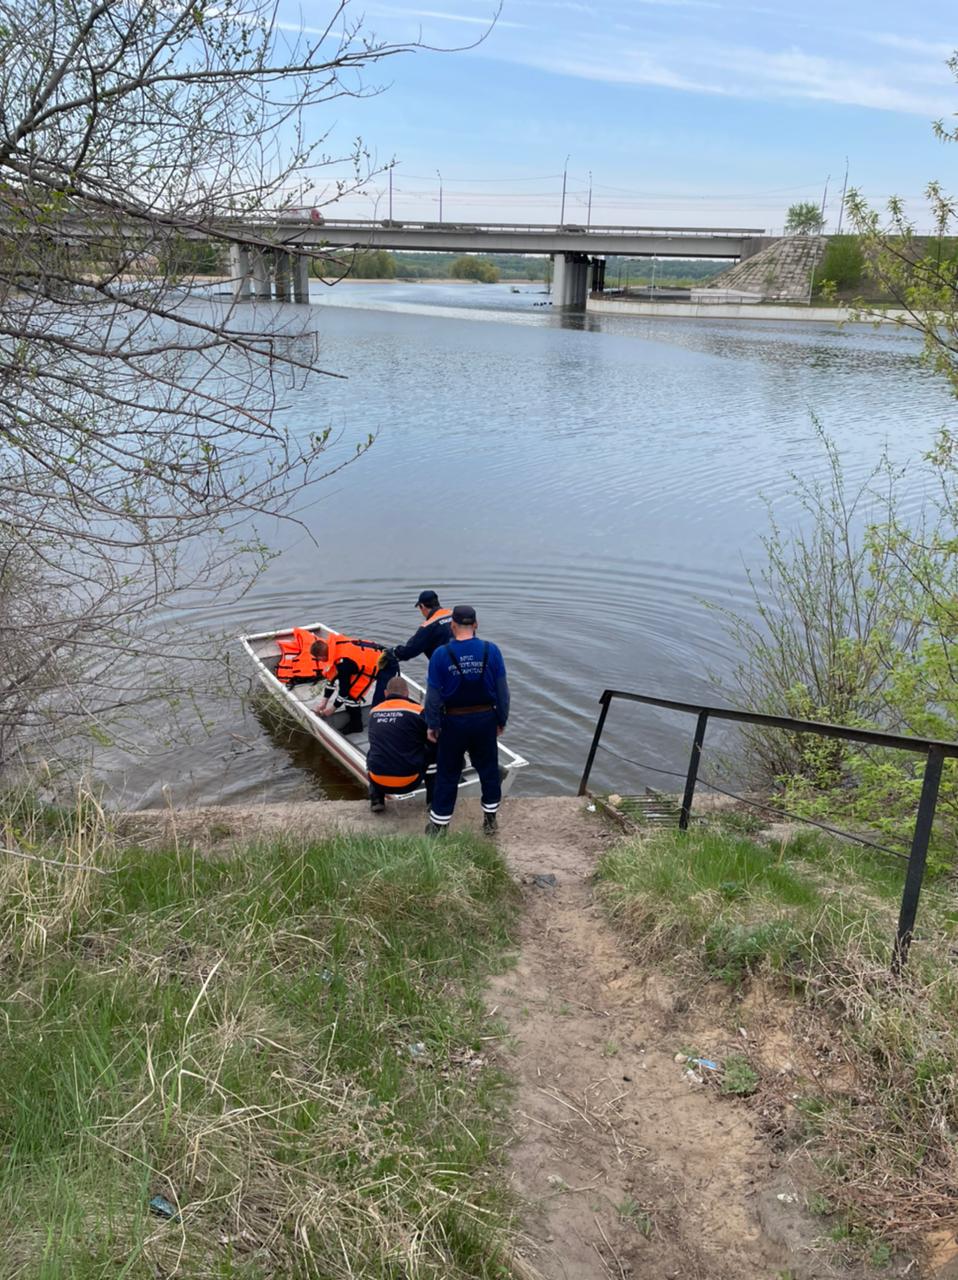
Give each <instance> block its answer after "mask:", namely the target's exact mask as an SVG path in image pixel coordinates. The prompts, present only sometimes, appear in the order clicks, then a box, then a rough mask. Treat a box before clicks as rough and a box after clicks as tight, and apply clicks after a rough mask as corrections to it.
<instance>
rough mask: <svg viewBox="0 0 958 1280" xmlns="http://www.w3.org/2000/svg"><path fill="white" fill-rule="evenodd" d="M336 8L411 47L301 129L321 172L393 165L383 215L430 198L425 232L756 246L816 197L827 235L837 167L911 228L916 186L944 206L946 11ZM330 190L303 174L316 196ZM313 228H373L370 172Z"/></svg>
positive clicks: (933, 6) (609, 3) (887, 2)
mask: <svg viewBox="0 0 958 1280" xmlns="http://www.w3.org/2000/svg"><path fill="white" fill-rule="evenodd" d="M419 4H422V6H423V7H418V5H419ZM347 12H348V14H349V16H350V18H351V19H353V20H355V19H357V18H359V17H362V18H363V20H364V25H365V30H366V32H367V33H371V34H373V35H374V36H375V37H377V38H380V39H384V40H388V41H420V42H422V43H424V44H426V45H429V46H431V47H432V48H431V49H428V50H427V49H418V50H416V51H415V52H412V53H409V54H403V55H400V56H398V57H395V58H391V59H389V60H388V61H387V62H385V63H382V64H380V65H379V66H378V67H377V68H375V69H373V70H372V71H370V72H369V73H368V75H367V77H366V78H367V83H368V85H369V86H377V87H380V88H381V92H379V93H378V94H374V95H372V96H368V97H365V98H362V99H353V98H341V99H339V100H337V101H336V102H334V103H331V104H327V106H326V107H325V108H324V109H323V110H322V112H321V113H320V114H317V115H316V116H315V117H314V118H311V119H310V121H309V124H310V127H311V128H313V129H315V130H316V131H317V133H318V132H319V131H320V130H325V129H326V128H331V129H332V132H331V135H330V137H329V140H328V142H327V144H326V148H327V150H328V151H329V152H331V153H332V154H333V155H334V156H335V155H338V154H342V153H344V152H345V151H346V150H347V149H348V147H349V145H350V143H351V142H352V140H353V139H354V138H356V137H357V136H359V137H361V138H362V140H363V143H364V145H365V146H366V148H367V149H368V151H369V153H370V156H371V158H372V162H373V164H374V165H378V166H386V165H389V164H390V162H392V163H393V169H392V186H393V192H392V201H393V204H392V211H393V217H395V218H398V219H402V218H404V217H405V218H409V219H413V218H418V219H428V220H437V219H438V217H439V200H440V186H441V189H442V216H443V219H444V220H446V221H463V222H465V221H483V220H485V221H489V222H538V221H545V222H548V223H550V224H555V223H557V222H558V221H559V220H560V216H561V217H562V218H563V220H564V221H565V222H566V223H581V224H584V223H585V222H586V220H587V219H589V220H591V223H592V224H593V225H598V224H608V225H654V226H666V225H672V226H716V227H755V228H763V229H765V230H767V231H769V232H772V233H774V232H776V231H780V230H781V228H782V226H783V223H784V221H785V217H786V213H787V210H788V207H789V205H791V204H794V203H796V202H798V201H814V202H815V203H816V204H819V205H820V204H821V202H822V200H823V199H824V201H825V209H826V217H827V229H828V230H830V231H835V230H837V229H838V218H839V211H840V205H841V193H842V188H843V185H844V182H845V172H846V164H847V170H848V185H849V186H850V187H857V188H858V189H860V190H861V191H862V192H863V193H864V194H865V195H866V196H867V197H869V199H870V200H872V201H873V202H875V203H877V204H880V203H882V202H884V201H885V200H886V199H887V198H888V197H889V196H891V195H899V196H902V197H904V198H905V199H906V201H907V202H908V203H907V207H908V208H909V211H910V212H911V214H912V216H913V217H914V219H915V220H916V223H917V224H918V226H919V228H922V227H924V226H927V225H928V221H929V220H928V218H927V215H926V214H925V212H924V211H925V208H926V204H925V201H924V199H923V193H924V190H925V187H926V185H927V183H928V182H929V181H930V180H933V179H936V180H938V181H940V182H941V183H942V185H943V186H944V187H945V189H946V190H951V191H954V192H955V193H958V142H953V143H950V144H948V143H943V142H941V141H939V140H938V139H937V138H936V137H935V134H934V130H933V127H932V125H933V122H934V121H935V120H936V119H943V120H944V121H945V123H946V125H950V126H951V127H954V126H956V125H958V114H956V113H958V77H956V76H955V75H954V74H953V73H952V72H951V71H950V69H949V68H948V66H947V59H948V58H949V57H950V56H951V55H952V54H953V53H954V52H955V51H956V50H958V6H956V5H955V4H954V0H950V3H949V4H948V5H947V7H946V4H945V3H943V2H942V0H915V2H914V3H913V4H911V5H903V4H901V3H899V2H897V0H896V2H895V3H892V0H830V2H829V0H806V2H805V3H803V4H800V5H799V4H794V3H793V2H792V0H783V3H781V4H775V3H773V2H771V0H770V2H769V3H767V4H763V3H760V2H759V3H751V0H503V2H502V7H501V10H500V11H499V12H498V15H497V12H496V7H495V0H370V2H369V3H368V4H366V5H365V7H364V8H362V9H360V7H359V5H358V3H354V4H353V5H352V6H351V7H350V8H349V9H348V11H347ZM329 14H330V8H329V6H328V4H327V3H325V0H303V3H302V5H301V7H299V8H293V7H292V6H289V7H286V8H281V9H280V20H281V22H282V24H283V25H284V26H287V27H288V28H295V27H296V26H298V25H299V24H302V25H303V26H304V27H305V28H306V29H307V31H308V30H309V29H310V28H311V27H316V28H319V27H321V26H324V25H325V23H326V22H327V21H328V18H329ZM340 25H341V24H340ZM475 42H478V43H475ZM467 45H472V46H473V47H471V48H470V47H464V46H467ZM337 148H338V150H337ZM345 173H346V169H345V168H344V167H343V166H341V165H340V166H337V165H336V164H335V163H333V164H332V165H331V166H330V167H329V168H328V169H327V170H325V171H323V172H321V173H320V174H318V175H317V177H316V179H315V182H316V185H315V191H316V192H317V193H318V195H317V198H319V199H323V198H324V199H328V198H329V196H330V194H331V191H332V188H331V187H330V185H329V179H330V178H332V177H334V176H336V175H337V174H345ZM564 176H565V187H566V194H565V203H564V207H563V201H562V188H563V178H564ZM826 184H827V186H826ZM590 189H591V210H590V207H589V192H590ZM310 198H312V197H310ZM326 212H327V214H328V215H329V216H342V217H347V216H348V217H351V216H363V217H377V218H382V217H387V216H389V183H388V177H387V176H386V175H385V174H380V175H379V176H378V177H375V178H374V179H373V180H372V181H371V182H370V184H369V185H368V187H367V189H366V191H365V193H364V194H363V195H350V196H347V197H344V198H343V199H341V200H340V201H339V202H338V203H337V204H336V205H335V206H332V207H329V208H328V209H327V210H326Z"/></svg>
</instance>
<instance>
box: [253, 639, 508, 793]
mask: <svg viewBox="0 0 958 1280" xmlns="http://www.w3.org/2000/svg"><path fill="white" fill-rule="evenodd" d="M270 647H271V648H275V645H270ZM256 656H257V657H258V658H259V660H260V662H262V664H263V666H264V667H266V668H267V669H268V670H269V671H270V673H271V674H272V675H275V674H276V669H277V667H278V666H279V654H278V653H270V652H269V651H268V650H267V651H266V652H264V651H262V650H260V651H259V652H258V653H257V655H256ZM408 683H409V697H410V700H411V701H412V702H422V690H421V689H420V688H419V686H418V685H417V684H415V683H414V682H413V681H412V680H409V681H408ZM287 687H288V691H289V693H290V694H291V695H292V696H293V697H294V698H295V699H296V701H297V702H301V703H303V705H304V706H306V707H310V708H312V707H314V706H315V705H316V703H317V702H319V701H320V699H321V698H322V696H323V690H324V689H325V687H326V681H325V680H316V681H311V682H308V683H307V682H305V681H304V682H303V683H301V684H294V685H292V686H287ZM371 698H372V687H370V689H369V691H368V693H367V694H366V699H367V700H366V701H365V702H364V703H363V705H362V706H361V708H360V714H361V715H362V721H363V731H362V733H350V734H346V733H344V732H343V730H344V729H345V728H346V726H347V724H348V723H349V712H348V711H345V710H342V711H337V712H336V713H335V715H332V716H330V717H329V718H328V719H325V720H324V721H323V723H324V724H326V725H328V726H329V727H330V728H332V729H335V730H336V731H337V732H338V733H340V734H342V736H343V738H344V739H345V741H346V742H348V743H350V744H351V745H352V746H354V747H355V748H356V750H357V751H359V752H361V753H362V755H363V756H365V755H366V753H367V752H368V751H369V732H368V726H369V712H370V709H371V708H370V704H369V700H370V699H371ZM317 718H318V717H317ZM500 759H501V757H500ZM502 772H505V771H504V770H502ZM477 781H478V775H477V773H476V771H475V769H473V767H472V765H471V764H467V765H466V768H465V769H463V771H462V775H461V777H460V780H459V785H460V786H464V785H467V784H468V783H470V782H477ZM411 794H414V795H419V794H421V792H418V791H417V792H413V793H411Z"/></svg>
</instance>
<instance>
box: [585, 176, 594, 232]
mask: <svg viewBox="0 0 958 1280" xmlns="http://www.w3.org/2000/svg"><path fill="white" fill-rule="evenodd" d="M591 226H592V170H591V169H590V170H589V207H588V208H587V209H586V213H585V229H586V231H588V230H589V228H590V227H591Z"/></svg>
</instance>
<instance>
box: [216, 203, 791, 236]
mask: <svg viewBox="0 0 958 1280" xmlns="http://www.w3.org/2000/svg"><path fill="white" fill-rule="evenodd" d="M216 221H217V222H220V223H229V224H231V225H241V226H247V225H248V226H275V225H276V224H277V223H281V224H284V225H286V224H289V225H297V226H298V225H299V224H301V223H304V222H309V216H308V213H304V212H300V211H297V210H285V209H277V210H276V211H275V212H273V213H269V212H267V213H255V214H252V213H251V214H231V215H223V216H221V217H218V218H217V219H216ZM310 225H311V226H314V227H317V228H318V227H330V228H335V229H337V230H343V229H346V230H349V229H351V228H355V229H357V230H361V231H380V230H387V231H448V232H450V233H452V232H457V231H476V232H482V231H534V232H547V233H549V234H557V233H565V234H567V235H606V234H608V233H609V232H618V233H620V234H623V235H628V234H632V235H637V236H646V235H654V236H662V235H679V236H691V237H695V236H715V235H721V236H764V235H766V234H767V233H766V231H765V230H764V228H762V227H653V226H649V227H646V226H632V225H625V224H621V223H597V222H593V223H591V224H590V225H589V226H587V227H585V226H578V225H573V224H571V223H564V224H561V225H560V224H558V223H555V222H551V223H548V222H459V221H456V222H453V221H452V220H450V219H448V218H447V219H446V220H445V221H444V222H435V221H429V220H428V219H421V218H395V219H388V218H387V219H381V218H380V219H375V218H327V217H325V216H324V217H323V220H322V222H316V223H312V222H310Z"/></svg>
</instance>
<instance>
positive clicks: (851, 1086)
mask: <svg viewBox="0 0 958 1280" xmlns="http://www.w3.org/2000/svg"><path fill="white" fill-rule="evenodd" d="M902 879H903V869H902V866H901V865H900V864H898V863H896V862H895V861H893V860H890V859H882V858H881V856H880V855H870V854H868V853H867V852H863V851H861V850H860V849H857V848H856V847H855V846H852V845H849V844H845V843H839V842H835V843H829V842H826V841H824V840H822V839H821V838H819V837H818V836H810V835H800V836H796V837H794V838H793V839H792V840H791V841H790V842H788V843H786V844H784V845H783V844H778V845H776V846H774V847H768V846H763V845H759V844H756V843H753V842H752V841H751V840H750V839H745V838H742V837H741V836H737V835H730V834H726V833H721V832H716V831H709V830H702V831H697V832H692V833H690V834H689V835H688V836H687V837H682V836H681V835H679V834H678V833H672V832H668V833H662V834H659V835H652V836H650V837H649V838H648V839H645V840H631V841H627V842H624V843H623V844H622V845H621V846H619V847H618V848H616V849H615V850H613V851H612V852H610V853H609V854H608V855H607V856H606V857H605V858H604V860H603V861H602V863H601V866H600V868H599V890H600V893H601V895H602V897H603V899H604V900H605V902H606V903H607V905H608V907H609V909H610V911H611V913H612V914H613V916H614V917H615V918H616V920H617V921H618V923H619V925H620V926H621V928H622V929H623V931H624V932H625V933H626V934H627V936H628V938H629V940H630V942H631V944H632V946H633V947H634V948H635V950H636V952H637V953H638V954H639V956H640V957H641V958H642V959H643V960H647V961H649V962H655V963H656V964H658V965H663V964H664V965H665V966H667V967H672V968H673V969H674V970H675V972H677V973H679V974H681V975H682V980H683V982H685V983H687V984H688V985H690V986H695V984H696V983H697V982H698V983H701V981H702V980H703V979H713V980H715V979H717V980H720V981H721V982H722V983H725V984H727V987H728V992H729V998H728V1002H727V1005H726V1007H725V1009H724V1017H725V1019H726V1020H727V1023H728V1031H729V1033H730V1034H729V1043H730V1044H731V1043H732V1042H733V1038H734V1040H735V1041H736V1051H735V1052H734V1053H731V1054H730V1056H729V1057H728V1058H727V1059H726V1061H725V1068H726V1070H725V1073H724V1076H723V1075H719V1076H718V1077H717V1078H716V1079H717V1082H718V1083H719V1084H720V1086H721V1087H722V1088H723V1090H724V1091H725V1092H740V1093H749V1092H753V1091H754V1092H757V1093H758V1094H759V1095H760V1096H761V1097H762V1101H763V1114H764V1115H766V1116H767V1115H769V1114H771V1113H773V1112H775V1111H776V1108H780V1114H778V1118H777V1119H776V1121H775V1125H776V1126H777V1127H778V1128H779V1130H782V1131H784V1133H785V1135H786V1136H785V1141H786V1143H790V1144H791V1145H792V1146H793V1147H794V1148H798V1147H805V1148H806V1149H807V1151H808V1152H809V1154H810V1156H811V1158H812V1160H813V1162H814V1166H815V1170H816V1176H817V1180H818V1189H817V1193H816V1194H815V1195H814V1196H812V1197H810V1200H809V1204H810V1207H812V1208H813V1209H815V1210H817V1211H818V1212H819V1213H821V1214H822V1215H823V1226H822V1232H823V1239H824V1240H825V1241H826V1242H827V1241H829V1240H830V1241H831V1243H832V1245H833V1246H834V1247H836V1248H837V1249H838V1250H839V1251H846V1252H847V1251H851V1252H852V1253H856V1252H857V1253H858V1254H859V1255H860V1256H864V1257H866V1258H869V1259H871V1260H872V1261H875V1262H880V1261H881V1260H882V1259H883V1258H886V1257H888V1256H889V1253H890V1247H891V1245H893V1243H894V1241H895V1240H896V1239H904V1238H908V1239H909V1240H913V1239H914V1238H915V1237H917V1236H920V1235H922V1234H923V1233H926V1232H928V1231H930V1230H933V1229H935V1228H936V1227H941V1226H944V1225H948V1224H951V1225H953V1224H954V1220H955V1215H956V1214H958V1192H956V1187H958V1020H956V1013H958V963H956V955H955V941H954V940H955V929H956V919H958V913H956V911H955V909H954V907H953V905H952V898H953V895H952V893H950V892H949V891H946V889H945V887H944V886H941V887H936V886H934V885H932V886H929V887H928V888H927V889H926V891H925V893H924V894H923V898H922V905H921V908H920V911H919V920H918V925H919V928H918V934H917V936H916V940H915V943H914V945H913V947H912V951H911V955H910V959H909V965H908V969H907V971H906V974H905V976H904V978H903V980H902V981H901V982H896V981H894V980H893V979H892V978H891V977H890V975H889V970H888V965H889V960H890V956H891V943H892V939H893V936H894V928H895V920H896V915H897V905H898V901H899V898H900V895H901V885H902ZM757 982H762V985H763V986H765V987H768V988H771V989H772V990H773V991H775V990H777V991H778V993H779V997H780V1001H779V1004H780V1009H781V1010H782V1011H783V1013H784V1015H785V1017H786V1018H787V1019H788V1021H789V1023H790V1025H791V1030H792V1035H791V1040H790V1044H791V1049H790V1056H794V1058H795V1062H794V1063H789V1064H788V1076H787V1078H786V1079H785V1085H784V1086H783V1083H782V1078H781V1077H779V1079H778V1081H777V1082H770V1081H763V1080H762V1064H761V1063H760V1062H758V1061H756V1060H749V1041H748V1040H746V1041H743V1040H742V1039H741V1038H739V1037H738V1034H737V1033H738V1028H739V1027H740V1026H741V1024H742V1022H743V1021H744V1020H747V1018H745V1015H744V1014H743V1013H742V1010H743V1009H745V1008H747V1007H748V1000H749V993H750V990H751V988H752V987H753V986H754V985H755V984H756V983H757ZM729 1068H732V1074H731V1075H730V1074H729ZM742 1080H744V1081H746V1082H748V1087H747V1088H746V1087H736V1081H738V1082H741V1081H742ZM766 1084H767V1085H769V1086H770V1087H769V1088H768V1089H765V1088H764V1086H765V1085H766ZM726 1086H727V1087H726Z"/></svg>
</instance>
